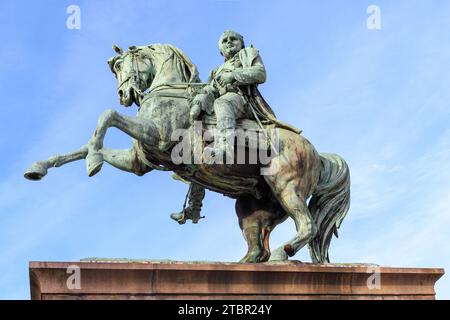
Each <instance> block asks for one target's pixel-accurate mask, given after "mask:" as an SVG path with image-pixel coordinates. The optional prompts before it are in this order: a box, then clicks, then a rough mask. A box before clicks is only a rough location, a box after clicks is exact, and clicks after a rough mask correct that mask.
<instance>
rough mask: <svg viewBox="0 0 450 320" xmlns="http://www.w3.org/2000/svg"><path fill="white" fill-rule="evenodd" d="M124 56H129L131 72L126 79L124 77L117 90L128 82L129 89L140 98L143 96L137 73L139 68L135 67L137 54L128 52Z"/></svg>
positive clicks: (138, 73)
mask: <svg viewBox="0 0 450 320" xmlns="http://www.w3.org/2000/svg"><path fill="white" fill-rule="evenodd" d="M126 54H130V55H131V71H130V72H129V73H128V77H126V78H125V79H124V80H122V81H121V82H120V83H119V86H118V90H120V88H122V86H123V85H124V84H125V83H127V82H130V87H131V88H132V89H133V90H134V91H135V92H136V93H137V94H138V95H139V97H140V98H142V97H143V96H144V92H142V90H141V89H139V88H140V86H139V84H140V82H141V78H140V72H139V67H138V65H137V62H136V60H137V56H138V55H137V54H136V52H133V51H129V52H127V53H126Z"/></svg>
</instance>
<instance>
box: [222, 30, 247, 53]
mask: <svg viewBox="0 0 450 320" xmlns="http://www.w3.org/2000/svg"><path fill="white" fill-rule="evenodd" d="M227 35H234V36H235V37H236V38H238V39H239V40H240V41H241V44H242V48H245V43H244V37H243V36H242V35H241V34H239V33H237V32H236V31H233V30H225V31H224V32H223V33H222V35H221V36H220V39H219V51H220V54H221V55H223V52H222V39H223V38H224V37H225V36H227Z"/></svg>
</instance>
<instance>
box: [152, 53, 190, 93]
mask: <svg viewBox="0 0 450 320" xmlns="http://www.w3.org/2000/svg"><path fill="white" fill-rule="evenodd" d="M152 58H153V59H152V60H153V61H152V64H153V68H154V77H153V82H152V84H151V86H150V91H151V90H152V89H153V88H156V87H160V86H163V85H171V84H180V83H186V82H188V81H189V79H186V73H185V70H184V65H183V63H182V62H181V61H180V60H179V58H178V57H177V56H176V53H175V52H174V51H173V50H171V49H170V47H168V46H165V45H158V46H156V48H155V50H154V51H153V54H152Z"/></svg>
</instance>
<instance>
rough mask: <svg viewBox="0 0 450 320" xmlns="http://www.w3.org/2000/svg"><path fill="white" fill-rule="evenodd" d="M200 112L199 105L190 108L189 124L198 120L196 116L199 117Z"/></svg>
mask: <svg viewBox="0 0 450 320" xmlns="http://www.w3.org/2000/svg"><path fill="white" fill-rule="evenodd" d="M201 111H202V108H201V107H200V105H199V104H194V105H193V106H192V108H191V113H190V115H189V121H190V122H191V124H194V121H195V120H197V119H198V116H199V115H200V112H201Z"/></svg>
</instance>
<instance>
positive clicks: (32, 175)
mask: <svg viewBox="0 0 450 320" xmlns="http://www.w3.org/2000/svg"><path fill="white" fill-rule="evenodd" d="M99 152H100V153H101V155H102V157H103V158H104V160H105V161H106V162H108V163H109V164H110V165H112V166H113V167H115V168H117V169H120V170H123V171H126V172H131V173H134V174H136V175H138V176H142V175H144V174H146V173H148V172H150V171H151V170H152V169H151V168H149V167H148V166H147V165H146V164H145V163H143V162H142V161H141V160H140V159H139V156H138V154H137V152H136V149H135V148H131V149H126V150H117V149H101V150H99ZM87 155H88V146H87V145H86V146H83V147H82V148H81V149H80V150H78V151H74V152H69V153H66V154H62V155H55V156H52V157H50V158H48V159H47V160H44V161H38V162H35V163H33V164H32V165H31V166H30V167H29V168H28V170H27V171H26V172H25V174H24V177H25V178H27V179H29V180H41V179H42V178H43V177H44V176H45V175H46V174H47V171H48V169H50V168H54V167H60V166H62V165H64V164H66V163H69V162H73V161H77V160H81V159H85V158H86V156H87Z"/></svg>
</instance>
